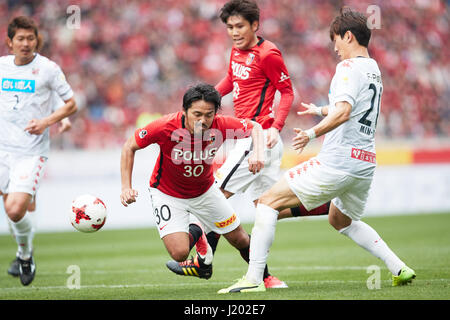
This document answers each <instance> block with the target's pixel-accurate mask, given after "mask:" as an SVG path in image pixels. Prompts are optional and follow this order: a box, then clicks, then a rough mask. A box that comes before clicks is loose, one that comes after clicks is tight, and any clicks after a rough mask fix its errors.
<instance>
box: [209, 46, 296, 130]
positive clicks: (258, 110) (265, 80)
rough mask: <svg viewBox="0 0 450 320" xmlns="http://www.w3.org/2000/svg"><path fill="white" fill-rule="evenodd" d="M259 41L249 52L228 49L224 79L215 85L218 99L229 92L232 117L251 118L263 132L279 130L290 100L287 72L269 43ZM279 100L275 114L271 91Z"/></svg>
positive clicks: (275, 48)
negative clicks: (228, 62) (226, 70)
mask: <svg viewBox="0 0 450 320" xmlns="http://www.w3.org/2000/svg"><path fill="white" fill-rule="evenodd" d="M258 38H259V42H258V43H257V44H256V45H255V46H254V47H253V48H251V49H249V50H240V49H237V48H235V47H233V49H232V50H231V56H230V64H229V67H228V73H227V76H226V77H225V78H224V79H223V80H222V81H221V82H220V83H219V84H217V85H216V89H217V90H218V91H219V92H220V94H221V95H222V96H224V95H226V94H228V93H230V92H231V91H233V102H234V111H235V115H236V117H238V118H242V119H252V120H254V121H256V122H258V123H260V124H261V126H262V127H263V129H267V128H270V127H271V126H272V127H275V128H277V129H278V130H280V131H281V129H282V128H283V126H284V122H285V120H286V117H287V116H288V113H289V109H290V108H291V105H292V101H293V98H294V94H293V90H292V84H291V80H290V78H289V73H288V71H287V69H286V66H285V64H284V61H283V57H282V55H281V52H280V50H278V48H277V47H276V46H275V45H274V44H273V43H272V42H270V41H268V40H264V39H263V38H260V37H258ZM277 90H278V91H280V93H281V100H280V104H279V106H278V110H277V114H276V117H275V113H274V111H273V100H274V97H275V92H276V91H277Z"/></svg>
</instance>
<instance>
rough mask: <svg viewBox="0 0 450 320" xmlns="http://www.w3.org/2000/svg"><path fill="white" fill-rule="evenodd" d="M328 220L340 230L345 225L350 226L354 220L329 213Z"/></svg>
mask: <svg viewBox="0 0 450 320" xmlns="http://www.w3.org/2000/svg"><path fill="white" fill-rule="evenodd" d="M328 222H329V223H330V224H331V226H332V227H333V228H334V229H336V230H337V231H339V230H341V229H343V228H345V227H348V226H349V225H350V224H351V223H352V220H351V219H350V218H348V217H344V216H343V215H339V214H329V215H328Z"/></svg>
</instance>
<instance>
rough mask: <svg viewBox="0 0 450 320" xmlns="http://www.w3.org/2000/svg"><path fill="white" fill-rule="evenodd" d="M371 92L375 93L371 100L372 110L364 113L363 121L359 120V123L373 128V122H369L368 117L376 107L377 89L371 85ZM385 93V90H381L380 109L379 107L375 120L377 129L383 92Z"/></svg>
mask: <svg viewBox="0 0 450 320" xmlns="http://www.w3.org/2000/svg"><path fill="white" fill-rule="evenodd" d="M369 90H372V91H373V96H372V100H370V109H369V110H367V111H366V113H364V115H363V116H362V118H361V119H359V121H358V122H359V123H361V124H363V125H365V126H368V127H371V126H372V121H371V120H368V119H367V117H368V116H369V114H370V113H371V112H372V111H373V107H374V106H375V97H376V96H377V87H376V86H375V85H374V84H373V83H371V84H370V86H369ZM382 91H383V88H382V87H381V88H380V93H378V107H377V116H376V118H375V127H374V128H376V127H377V122H378V116H379V114H380V102H381V92H382Z"/></svg>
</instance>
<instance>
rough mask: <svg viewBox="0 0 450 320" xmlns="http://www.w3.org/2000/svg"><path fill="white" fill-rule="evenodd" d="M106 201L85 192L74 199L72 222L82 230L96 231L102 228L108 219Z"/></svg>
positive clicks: (71, 213)
mask: <svg viewBox="0 0 450 320" xmlns="http://www.w3.org/2000/svg"><path fill="white" fill-rule="evenodd" d="M106 213H107V210H106V206H105V203H104V202H103V201H102V200H100V199H99V198H97V197H96V196H93V195H90V194H84V195H81V196H79V197H77V198H76V199H75V200H73V201H72V211H71V212H70V223H71V224H72V226H73V227H74V228H75V229H77V230H78V231H81V232H95V231H98V230H100V229H101V227H103V225H104V224H105V221H106Z"/></svg>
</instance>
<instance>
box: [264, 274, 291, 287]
mask: <svg viewBox="0 0 450 320" xmlns="http://www.w3.org/2000/svg"><path fill="white" fill-rule="evenodd" d="M264 286H265V287H266V289H281V288H287V287H288V285H287V284H286V282H284V281H281V280H280V279H278V278H277V277H274V276H268V277H266V278H265V279H264Z"/></svg>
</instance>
